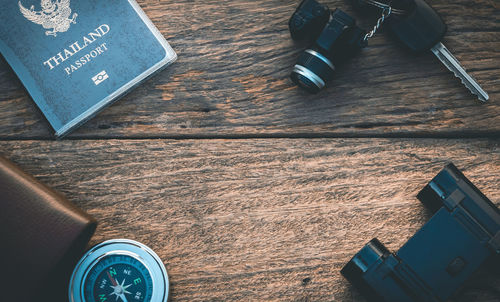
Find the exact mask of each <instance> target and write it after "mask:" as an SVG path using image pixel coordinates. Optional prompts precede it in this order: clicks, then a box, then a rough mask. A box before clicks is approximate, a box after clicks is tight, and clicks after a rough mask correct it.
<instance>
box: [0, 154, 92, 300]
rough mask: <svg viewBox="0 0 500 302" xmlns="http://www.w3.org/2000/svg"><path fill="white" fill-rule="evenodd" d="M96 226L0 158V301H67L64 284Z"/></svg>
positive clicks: (46, 188) (48, 189) (74, 207)
mask: <svg viewBox="0 0 500 302" xmlns="http://www.w3.org/2000/svg"><path fill="white" fill-rule="evenodd" d="M96 225H97V224H96V221H95V220H94V219H93V218H92V217H90V216H89V215H87V214H86V213H84V212H83V211H82V210H80V209H79V208H77V207H76V206H75V205H73V204H72V203H71V202H69V201H68V200H67V199H66V198H64V197H63V196H62V195H60V194H59V193H57V192H55V191H54V190H52V189H50V188H49V187H47V186H46V185H44V184H42V183H41V182H39V181H37V180H36V179H35V178H34V177H32V176H30V175H28V174H26V173H25V172H23V171H22V170H21V169H19V168H18V167H17V166H15V165H14V164H13V163H12V162H10V161H8V160H7V159H5V158H3V157H1V156H0V270H1V274H0V300H2V301H64V300H67V296H66V297H64V294H65V293H66V292H67V291H66V290H65V289H64V288H63V287H64V286H65V284H67V282H68V280H69V278H70V275H71V272H72V269H73V267H74V266H75V265H76V262H77V261H78V258H79V257H80V256H81V254H82V253H83V251H84V250H85V248H86V245H87V243H88V241H89V240H90V237H91V236H92V234H93V233H94V231H95V229H96ZM49 299H50V300H49ZM61 299H64V300H61Z"/></svg>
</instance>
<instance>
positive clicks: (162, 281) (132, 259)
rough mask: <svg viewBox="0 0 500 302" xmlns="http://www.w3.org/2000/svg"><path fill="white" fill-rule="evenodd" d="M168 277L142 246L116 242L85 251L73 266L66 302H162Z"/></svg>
mask: <svg viewBox="0 0 500 302" xmlns="http://www.w3.org/2000/svg"><path fill="white" fill-rule="evenodd" d="M168 292H169V285H168V275H167V271H166V270H165V266H164V265H163V262H162V261H161V260H160V258H159V257H158V255H156V254H155V252H153V251H152V250H151V249H150V248H148V247H147V246H145V245H144V244H142V243H139V242H136V241H132V240H128V239H116V240H109V241H105V242H103V243H101V244H98V245H96V246H95V247H93V248H92V249H91V250H89V251H88V252H87V253H86V254H85V255H84V256H83V257H82V259H81V260H80V261H79V262H78V264H77V265H76V268H75V270H74V271H73V274H72V276H71V280H70V285H69V301H70V302H108V301H109V302H111V301H118V302H152V301H153V302H166V301H167V299H168Z"/></svg>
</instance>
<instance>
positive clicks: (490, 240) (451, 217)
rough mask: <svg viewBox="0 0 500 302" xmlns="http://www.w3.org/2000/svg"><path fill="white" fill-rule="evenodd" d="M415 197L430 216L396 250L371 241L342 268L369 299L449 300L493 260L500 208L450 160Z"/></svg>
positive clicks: (498, 245)
mask: <svg viewBox="0 0 500 302" xmlns="http://www.w3.org/2000/svg"><path fill="white" fill-rule="evenodd" d="M417 198H418V199H419V200H420V201H421V202H422V203H423V204H424V205H426V206H427V207H428V208H429V209H430V210H432V211H433V212H434V216H432V218H431V219H430V220H429V221H428V222H427V223H426V224H425V225H424V226H423V227H422V228H421V229H420V230H419V231H418V232H417V233H416V234H415V235H414V236H413V237H412V238H410V240H408V241H407V242H406V244H405V245H403V246H402V247H401V248H400V249H399V251H397V252H396V253H391V252H389V250H388V249H387V248H386V247H385V246H384V245H383V244H382V243H380V241H378V240H377V239H373V240H372V241H370V242H369V243H368V244H367V245H365V246H364V247H363V248H362V249H361V250H360V251H359V252H358V253H357V254H356V255H355V256H354V257H353V258H352V259H351V260H350V261H349V262H348V263H347V264H346V265H345V267H344V268H343V269H342V271H341V273H342V274H343V275H344V277H345V278H346V279H347V280H349V281H350V282H351V283H352V284H353V285H354V286H356V287H357V288H358V289H359V290H360V291H361V292H362V293H363V295H364V296H365V297H366V298H368V299H369V300H370V301H386V302H418V301H429V302H443V301H448V299H449V298H451V297H452V296H453V295H454V294H455V293H456V292H457V290H458V289H459V288H460V287H461V286H462V285H463V283H464V282H465V281H467V280H468V279H470V277H471V276H472V275H473V273H475V272H476V271H477V270H478V269H479V268H480V267H482V266H484V265H486V264H490V263H494V261H498V258H499V255H500V210H499V209H498V208H497V207H496V206H495V205H494V204H493V203H492V202H491V201H490V200H489V199H488V198H487V197H486V196H485V195H484V194H482V193H481V191H479V189H477V188H476V187H475V186H474V185H473V184H472V183H471V182H470V181H469V180H468V179H467V178H466V177H465V176H464V175H463V174H462V173H461V172H460V171H459V170H458V169H457V168H456V167H455V166H454V165H453V164H449V165H448V166H447V167H445V168H444V169H443V170H442V171H441V172H440V173H439V174H438V175H437V176H436V177H435V178H434V179H433V180H432V181H431V182H430V183H429V184H428V185H427V186H425V188H424V189H423V190H422V191H421V192H420V193H419V194H418V195H417Z"/></svg>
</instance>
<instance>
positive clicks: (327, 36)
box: [290, 0, 366, 93]
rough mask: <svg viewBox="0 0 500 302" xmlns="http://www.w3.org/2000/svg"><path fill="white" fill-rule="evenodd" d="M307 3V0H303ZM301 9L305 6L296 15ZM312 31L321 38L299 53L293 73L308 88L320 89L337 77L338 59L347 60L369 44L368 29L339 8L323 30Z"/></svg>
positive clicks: (299, 82) (309, 2)
mask: <svg viewBox="0 0 500 302" xmlns="http://www.w3.org/2000/svg"><path fill="white" fill-rule="evenodd" d="M314 2H315V1H314V0H307V4H308V5H313V4H312V3H314ZM304 3H306V1H304V2H303V3H302V4H304ZM302 4H301V6H302ZM300 9H301V7H299V9H298V11H297V12H296V13H295V14H294V16H295V15H296V14H299V15H300ZM294 16H292V19H293V18H294ZM311 35H312V36H316V37H317V38H316V40H315V41H314V43H313V45H312V46H311V47H309V48H308V49H306V50H305V51H304V52H303V53H302V54H301V55H300V56H299V59H298V60H297V63H296V64H295V66H294V67H293V70H292V74H291V76H290V77H291V79H292V81H293V82H294V83H295V84H297V85H298V86H300V87H302V88H303V89H305V90H306V91H308V92H310V93H318V92H319V91H321V89H323V88H324V87H325V86H326V85H327V83H328V82H329V81H331V80H332V79H333V75H334V72H335V69H336V67H335V65H336V63H340V62H342V61H344V60H346V59H347V58H349V57H351V56H353V55H354V54H356V52H357V51H358V50H360V49H361V48H363V47H365V46H366V41H365V40H364V35H365V32H364V31H363V30H361V29H360V28H359V27H357V26H356V21H355V20H354V18H352V17H351V16H349V15H348V14H346V13H345V12H343V11H342V10H340V9H336V10H335V11H333V12H332V13H331V16H330V20H329V21H328V22H327V23H326V25H324V27H323V28H322V29H321V32H320V33H319V34H317V33H311ZM292 36H293V33H292Z"/></svg>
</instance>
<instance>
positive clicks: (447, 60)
mask: <svg viewBox="0 0 500 302" xmlns="http://www.w3.org/2000/svg"><path fill="white" fill-rule="evenodd" d="M431 51H432V52H433V53H434V55H435V56H436V57H437V58H438V59H439V60H440V61H441V62H443V64H444V66H446V67H447V68H448V69H449V70H451V71H452V72H453V74H455V76H456V77H457V78H459V79H460V80H462V84H464V86H465V87H467V89H469V90H470V92H471V93H472V94H475V95H476V96H477V97H478V98H479V99H480V100H481V101H483V102H486V101H487V100H488V99H489V98H490V97H489V96H488V93H486V91H484V90H483V88H481V86H479V84H478V83H477V82H476V80H475V79H474V78H473V77H471V76H470V75H469V74H468V73H467V72H466V71H465V69H464V68H463V67H462V66H461V65H460V62H459V61H458V60H457V58H455V56H453V55H452V54H451V52H450V51H449V50H448V48H446V46H444V45H443V43H441V42H439V43H438V44H436V45H435V46H434V47H432V48H431Z"/></svg>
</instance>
